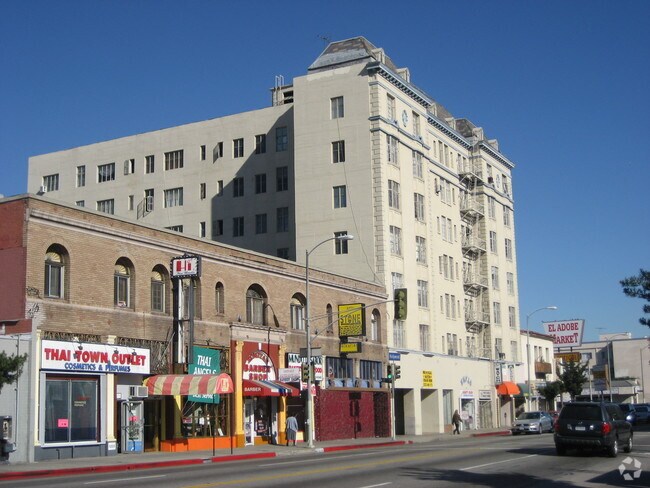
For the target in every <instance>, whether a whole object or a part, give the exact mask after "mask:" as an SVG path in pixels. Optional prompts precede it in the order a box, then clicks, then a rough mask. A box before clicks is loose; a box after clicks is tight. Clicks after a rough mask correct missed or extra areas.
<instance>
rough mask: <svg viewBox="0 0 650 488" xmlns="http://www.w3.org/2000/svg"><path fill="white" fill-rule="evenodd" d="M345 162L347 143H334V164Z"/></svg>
mask: <svg viewBox="0 0 650 488" xmlns="http://www.w3.org/2000/svg"><path fill="white" fill-rule="evenodd" d="M344 162H345V141H334V142H333V143H332V163H344Z"/></svg>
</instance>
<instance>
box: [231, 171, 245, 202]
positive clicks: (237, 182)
mask: <svg viewBox="0 0 650 488" xmlns="http://www.w3.org/2000/svg"><path fill="white" fill-rule="evenodd" d="M232 196H233V197H235V198H238V197H243V196H244V178H242V177H241V176H238V177H236V178H233V180H232Z"/></svg>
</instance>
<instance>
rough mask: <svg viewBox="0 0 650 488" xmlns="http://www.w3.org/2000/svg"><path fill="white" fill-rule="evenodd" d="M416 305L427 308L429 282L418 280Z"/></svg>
mask: <svg viewBox="0 0 650 488" xmlns="http://www.w3.org/2000/svg"><path fill="white" fill-rule="evenodd" d="M418 307H422V308H429V282H428V281H424V280H418Z"/></svg>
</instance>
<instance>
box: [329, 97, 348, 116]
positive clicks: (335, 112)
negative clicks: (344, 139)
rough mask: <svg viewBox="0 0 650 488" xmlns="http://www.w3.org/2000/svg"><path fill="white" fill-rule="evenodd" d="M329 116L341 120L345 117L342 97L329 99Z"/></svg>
mask: <svg viewBox="0 0 650 488" xmlns="http://www.w3.org/2000/svg"><path fill="white" fill-rule="evenodd" d="M330 114H331V117H332V118H333V119H341V118H343V117H344V116H345V110H344V106H343V97H334V98H330Z"/></svg>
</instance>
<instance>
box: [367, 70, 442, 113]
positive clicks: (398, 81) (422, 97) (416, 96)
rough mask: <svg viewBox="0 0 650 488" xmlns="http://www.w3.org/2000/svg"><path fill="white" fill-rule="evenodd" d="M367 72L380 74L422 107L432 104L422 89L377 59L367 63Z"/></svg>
mask: <svg viewBox="0 0 650 488" xmlns="http://www.w3.org/2000/svg"><path fill="white" fill-rule="evenodd" d="M368 72H369V73H373V72H376V73H379V75H380V76H382V77H383V78H385V79H387V80H388V81H389V82H390V83H391V84H392V85H394V86H395V87H397V88H398V89H399V90H400V91H402V92H404V93H406V94H407V95H408V96H409V97H411V98H412V99H413V100H415V101H416V102H418V103H419V104H420V105H422V106H423V107H424V108H429V107H430V106H431V105H432V104H433V100H432V99H431V98H430V97H429V96H427V94H426V93H424V92H423V91H422V90H419V89H418V88H416V87H414V86H413V85H411V84H410V83H408V82H406V81H404V79H403V78H402V77H401V76H400V75H398V74H397V73H395V72H394V71H393V70H391V69H390V68H388V67H387V66H385V65H383V64H382V63H380V62H379V61H375V62H374V63H368Z"/></svg>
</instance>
